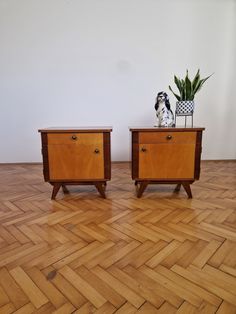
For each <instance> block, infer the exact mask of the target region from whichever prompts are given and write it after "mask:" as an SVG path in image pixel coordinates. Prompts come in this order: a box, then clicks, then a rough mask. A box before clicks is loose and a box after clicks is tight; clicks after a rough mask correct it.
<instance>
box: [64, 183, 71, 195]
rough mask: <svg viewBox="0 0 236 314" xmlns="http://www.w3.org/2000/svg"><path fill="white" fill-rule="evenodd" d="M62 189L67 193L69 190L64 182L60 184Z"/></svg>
mask: <svg viewBox="0 0 236 314" xmlns="http://www.w3.org/2000/svg"><path fill="white" fill-rule="evenodd" d="M62 190H63V193H64V194H69V193H70V192H69V190H68V189H67V187H66V186H65V184H62Z"/></svg>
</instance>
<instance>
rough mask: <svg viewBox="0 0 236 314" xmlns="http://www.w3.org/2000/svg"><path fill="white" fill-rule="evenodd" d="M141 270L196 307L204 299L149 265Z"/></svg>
mask: <svg viewBox="0 0 236 314" xmlns="http://www.w3.org/2000/svg"><path fill="white" fill-rule="evenodd" d="M140 271H141V272H143V273H144V274H145V275H147V276H149V277H150V278H151V279H153V280H155V281H156V282H158V283H159V284H160V285H162V286H164V287H166V288H167V289H169V290H170V291H172V292H173V293H175V294H176V295H177V296H179V297H180V298H183V299H184V300H186V301H188V302H189V303H191V304H192V305H195V306H196V307H199V306H200V305H201V302H202V299H201V298H200V297H198V296H197V295H195V294H193V293H192V292H190V291H188V290H186V289H185V288H183V287H181V286H179V284H178V283H176V282H174V281H173V280H172V279H169V278H167V277H165V276H163V275H161V274H160V273H159V272H156V271H154V270H153V269H151V268H149V267H147V266H142V267H140Z"/></svg>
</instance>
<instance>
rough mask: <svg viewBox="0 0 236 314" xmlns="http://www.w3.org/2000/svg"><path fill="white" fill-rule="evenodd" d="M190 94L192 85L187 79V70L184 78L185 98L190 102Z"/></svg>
mask: <svg viewBox="0 0 236 314" xmlns="http://www.w3.org/2000/svg"><path fill="white" fill-rule="evenodd" d="M191 94H192V83H191V81H190V79H189V78H188V70H187V74H186V77H185V98H186V100H190V97H191Z"/></svg>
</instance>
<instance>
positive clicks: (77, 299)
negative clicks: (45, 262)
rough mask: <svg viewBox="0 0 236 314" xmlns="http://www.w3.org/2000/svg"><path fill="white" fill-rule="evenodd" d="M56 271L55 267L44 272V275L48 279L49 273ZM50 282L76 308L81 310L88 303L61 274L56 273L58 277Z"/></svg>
mask: <svg viewBox="0 0 236 314" xmlns="http://www.w3.org/2000/svg"><path fill="white" fill-rule="evenodd" d="M53 271H55V269H54V268H53V267H51V266H50V267H48V268H45V269H44V270H43V273H44V275H45V276H46V277H47V276H48V274H49V273H51V272H53ZM49 280H50V282H52V283H53V284H54V286H55V287H56V288H57V289H58V290H59V291H60V292H61V293H62V294H63V295H64V296H65V298H67V299H68V300H69V303H71V304H73V305H74V307H76V308H80V307H81V306H82V305H83V304H85V303H86V299H85V297H84V296H82V294H81V293H79V291H78V290H77V289H76V288H75V287H74V286H73V285H72V284H71V283H70V282H69V281H68V280H66V279H65V278H64V277H63V276H62V275H61V274H60V273H58V272H56V275H55V276H54V277H53V278H51V279H49Z"/></svg>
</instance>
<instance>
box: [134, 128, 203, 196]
mask: <svg viewBox="0 0 236 314" xmlns="http://www.w3.org/2000/svg"><path fill="white" fill-rule="evenodd" d="M203 130H204V128H157V127H154V128H149V127H146V128H134V127H132V128H130V131H131V134H132V179H133V180H135V185H137V196H138V197H141V196H142V194H143V192H144V190H145V189H146V187H147V185H148V184H154V183H162V184H163V183H172V184H177V187H176V189H175V190H176V191H179V189H180V187H181V185H182V186H183V187H184V189H185V191H186V193H187V194H188V197H189V198H192V193H191V188H190V184H192V183H193V182H194V181H195V180H198V179H199V176H200V160H201V145H202V144H201V143H202V131H203Z"/></svg>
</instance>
